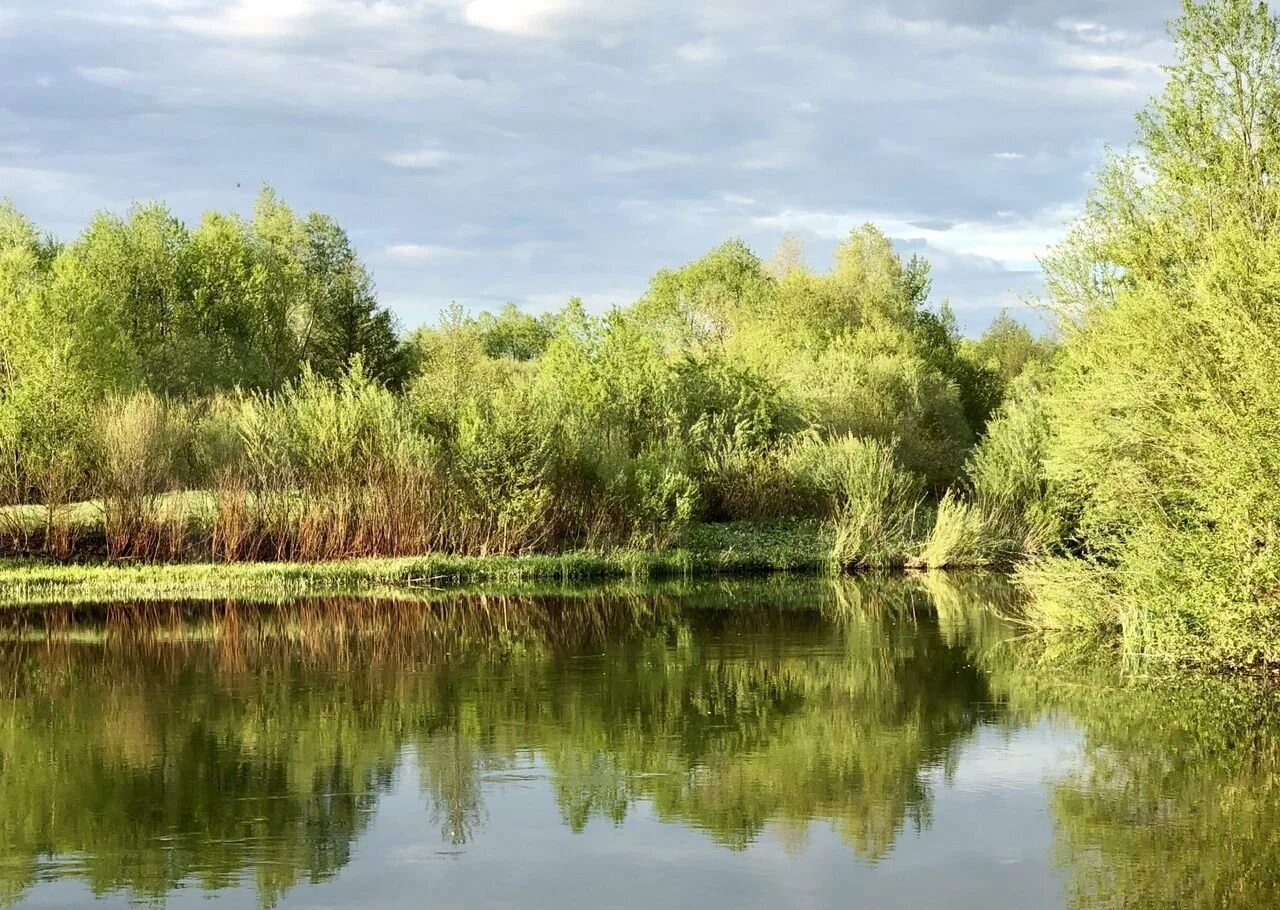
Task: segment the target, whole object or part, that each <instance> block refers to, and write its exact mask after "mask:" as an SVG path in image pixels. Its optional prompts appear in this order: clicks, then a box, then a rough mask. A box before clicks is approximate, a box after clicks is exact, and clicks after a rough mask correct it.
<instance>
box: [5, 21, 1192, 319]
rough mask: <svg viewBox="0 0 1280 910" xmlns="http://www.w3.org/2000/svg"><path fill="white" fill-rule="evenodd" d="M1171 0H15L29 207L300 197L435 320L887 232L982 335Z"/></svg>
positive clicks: (82, 215) (21, 189)
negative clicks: (870, 227) (728, 244)
mask: <svg viewBox="0 0 1280 910" xmlns="http://www.w3.org/2000/svg"><path fill="white" fill-rule="evenodd" d="M1176 12H1177V3H1176V2H1174V0H1161V2H1155V0H1125V2H1116V0H897V2H893V3H874V2H872V3H857V2H836V0H786V2H779V0H710V2H689V0H631V2H628V0H374V2H362V0H238V2H236V0H232V2H223V3H214V2H207V0H81V2H57V0H18V2H16V3H15V2H12V0H0V196H7V197H9V198H10V199H11V200H12V201H13V202H15V203H16V204H17V205H18V207H19V208H20V209H21V210H22V211H23V212H24V213H26V214H27V215H28V216H29V217H31V218H32V219H33V220H35V221H36V222H37V223H38V224H39V225H40V226H41V227H43V228H45V229H47V230H49V231H52V232H53V233H54V234H55V235H56V236H58V237H60V238H62V239H69V238H71V237H74V236H75V234H76V233H77V232H78V231H79V230H80V228H81V227H82V226H83V225H84V223H85V222H86V221H87V219H88V218H89V217H90V216H91V215H92V214H93V213H94V212H95V211H97V210H100V209H107V210H111V211H116V212H123V211H124V210H126V209H127V208H128V206H129V205H130V204H131V203H132V202H134V201H144V200H153V199H162V200H164V201H166V202H167V203H168V204H169V205H170V207H171V208H172V210H173V211H174V213H175V214H177V215H178V216H179V217H181V218H183V219H184V220H187V221H188V222H192V223H194V222H196V221H198V219H199V217H200V215H201V213H202V212H204V211H206V210H208V209H210V208H216V209H220V210H227V209H231V210H234V211H239V212H243V213H246V214H247V213H249V212H250V211H251V208H252V204H253V199H254V196H255V195H256V194H257V191H258V188H259V187H261V186H262V185H263V184H264V183H268V184H270V185H272V186H274V187H275V188H276V189H277V190H278V191H279V192H280V194H281V195H282V196H283V197H284V198H285V200H286V201H287V202H288V203H289V204H290V205H292V206H293V207H294V208H296V209H298V210H299V211H303V212H305V211H310V210H320V211H324V212H327V213H329V214H331V215H333V216H334V217H336V218H337V219H338V221H339V222H340V223H341V224H342V225H343V226H344V227H345V228H346V229H347V231H348V232H349V233H350V235H351V237H352V239H353V241H354V242H355V244H356V246H357V248H358V249H359V251H360V253H361V255H362V256H363V258H364V260H365V261H366V263H367V264H368V265H369V266H370V268H371V270H372V272H373V274H374V276H375V279H376V281H377V286H378V290H379V296H380V299H381V300H382V302H383V303H385V304H386V305H388V306H389V307H390V308H391V309H392V310H393V311H394V312H395V313H396V314H397V316H398V317H399V319H400V321H401V323H402V324H403V325H404V326H405V327H406V328H412V327H414V326H417V325H420V324H422V323H424V322H430V321H432V320H434V319H435V317H436V316H437V315H438V314H439V312H440V310H441V309H442V308H443V307H444V306H446V305H448V304H449V303H450V302H451V301H457V302H458V303H460V304H462V305H463V306H465V307H467V308H470V309H473V310H479V309H484V308H490V309H492V308H495V307H498V306H501V305H502V304H503V303H505V302H507V301H513V302H515V303H516V304H517V305H519V306H521V307H522V308H525V309H527V310H529V311H531V312H542V311H545V310H548V309H555V308H558V307H560V306H561V305H562V304H563V303H564V302H565V300H566V299H567V298H569V297H570V296H573V295H577V296H580V297H582V298H583V300H584V301H585V302H586V303H587V305H588V307H589V308H592V309H594V310H596V311H602V310H604V309H606V308H607V307H609V306H611V305H614V304H626V303H629V302H631V301H633V300H634V299H636V298H637V297H638V296H640V295H641V294H642V293H643V292H644V289H645V287H646V285H647V283H648V280H649V277H650V276H651V275H652V274H653V273H654V272H655V271H657V270H658V269H660V268H668V267H676V266H679V265H681V264H683V263H685V262H688V261H690V260H692V259H696V258H698V257H699V256H701V255H702V254H703V253H705V252H706V251H707V250H709V249H711V248H713V247H714V246H716V245H718V244H719V243H721V242H723V241H724V240H727V239H729V238H731V237H740V238H742V239H743V240H745V241H746V242H747V243H748V244H750V245H751V246H752V248H753V249H755V250H756V251H757V252H758V253H760V255H761V256H763V257H767V256H768V255H769V254H770V253H771V252H772V250H773V248H774V247H775V246H776V245H777V243H778V242H779V240H780V239H781V237H782V236H783V234H784V233H787V232H796V233H799V234H800V236H801V237H803V239H804V240H805V245H806V249H807V254H808V258H809V261H810V264H811V265H812V266H814V267H816V268H825V267H826V266H827V265H828V264H829V262H830V259H831V254H832V250H833V249H834V245H835V243H836V242H837V240H838V239H839V238H840V237H842V236H844V235H846V234H847V233H848V232H849V230H850V229H851V228H853V227H855V226H857V225H860V224H862V223H865V222H867V221H870V222H873V223H875V224H877V225H878V226H879V227H880V228H881V229H882V230H884V231H885V233H887V234H888V235H889V236H891V237H892V238H893V239H894V241H895V244H896V246H897V248H898V249H899V250H900V251H901V252H902V253H903V254H904V255H910V254H913V253H921V254H923V255H924V256H926V257H927V258H928V259H929V260H930V262H931V263H932V265H933V277H934V284H933V293H934V299H935V300H942V299H947V300H949V301H950V302H951V305H952V307H953V308H954V309H955V311H956V313H957V316H958V318H959V320H960V323H961V326H962V328H964V329H965V331H967V332H969V333H974V332H977V331H980V330H981V328H982V326H983V325H985V324H986V323H987V322H988V321H989V320H990V319H991V318H992V317H993V316H994V315H996V314H997V313H999V312H1000V311H1001V310H1002V309H1003V308H1005V307H1015V308H1019V307H1023V306H1025V301H1026V300H1028V299H1030V298H1034V296H1035V295H1036V294H1037V293H1039V292H1040V290H1041V282H1040V277H1039V268H1038V265H1037V256H1038V255H1040V254H1041V253H1042V252H1043V251H1044V249H1045V248H1046V247H1047V246H1048V245H1049V244H1051V243H1053V242H1054V241H1055V240H1056V239H1057V238H1059V237H1060V236H1061V235H1062V233H1063V231H1064V227H1065V226H1066V225H1067V224H1069V222H1070V221H1071V219H1072V218H1073V217H1074V216H1075V215H1076V214H1078V212H1079V211H1080V209H1081V206H1082V204H1083V202H1084V199H1085V196H1086V194H1087V192H1088V190H1089V187H1090V186H1091V184H1092V182H1093V175H1094V173H1095V172H1096V169H1097V167H1098V166H1099V164H1100V163H1101V161H1102V159H1103V155H1104V152H1105V149H1106V148H1107V146H1112V147H1116V148H1123V147H1124V146H1125V145H1126V144H1127V143H1128V142H1129V141H1130V140H1131V138H1132V135H1133V131H1134V119H1133V115H1134V113H1135V112H1136V111H1138V110H1139V109H1140V108H1141V107H1143V106H1144V104H1145V103H1146V101H1147V99H1148V98H1149V97H1150V96H1151V95H1153V94H1154V93H1156V92H1157V91H1159V89H1160V87H1161V84H1162V82H1163V72H1162V70H1161V66H1162V64H1165V63H1167V62H1169V60H1170V58H1171V54H1172V47H1171V45H1170V43H1169V41H1168V39H1167V37H1166V33H1165V23H1166V21H1167V20H1168V19H1169V18H1170V17H1172V16H1173V15H1175V14H1176Z"/></svg>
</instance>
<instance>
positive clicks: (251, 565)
mask: <svg viewBox="0 0 1280 910" xmlns="http://www.w3.org/2000/svg"><path fill="white" fill-rule="evenodd" d="M831 546H832V543H831V532H830V531H829V530H827V529H826V528H824V527H822V526H820V525H818V524H815V523H803V522H795V523H788V524H785V525H776V526H748V525H741V524H735V525H707V526H702V527H698V528H695V529H693V531H692V532H691V533H690V534H689V537H688V539H687V540H686V542H685V545H684V546H682V547H680V548H677V549H667V550H656V551H649V550H639V549H627V548H619V549H609V550H600V551H585V550H580V551H572V552H566V553H558V554H550V555H528V556H449V555H432V556H413V557H400V558H383V559H351V560H337V561H330V562H245V563H177V564H165V565H159V564H121V563H110V564H109V563H101V562H95V563H70V564H63V563H54V562H50V561H47V560H36V559H22V560H0V606H5V607H21V606H31V605H37V604H42V603H52V602H63V603H85V602H91V601H105V600H127V601H148V600H177V599H216V598H252V599H259V598H281V597H296V596H306V595H312V594H352V593H361V592H369V591H376V590H386V589H399V590H403V589H430V588H446V587H456V586H462V585H468V584H481V583H483V584H512V583H524V582H536V581H578V580H583V581H585V580H603V579H612V578H671V577H689V576H715V575H747V574H763V573H772V572H800V573H814V572H819V571H825V570H826V569H827V568H828V566H829V565H830V559H831V555H830V554H831Z"/></svg>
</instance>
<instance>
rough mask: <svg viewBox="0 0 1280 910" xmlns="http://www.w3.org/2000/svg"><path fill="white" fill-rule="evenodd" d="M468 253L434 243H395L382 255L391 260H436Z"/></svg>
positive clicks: (412, 261)
mask: <svg viewBox="0 0 1280 910" xmlns="http://www.w3.org/2000/svg"><path fill="white" fill-rule="evenodd" d="M465 255H467V251H466V250H461V249H458V248H457V247H452V246H439V245H437V244H433V243H395V244H392V245H391V246H389V247H387V248H386V249H385V250H383V251H382V254H381V257H380V258H382V259H385V260H387V261H389V262H402V263H415V262H435V261H438V260H441V259H453V258H456V257H458V256H465Z"/></svg>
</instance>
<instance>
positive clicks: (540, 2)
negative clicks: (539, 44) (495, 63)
mask: <svg viewBox="0 0 1280 910" xmlns="http://www.w3.org/2000/svg"><path fill="white" fill-rule="evenodd" d="M576 7H577V3H575V2H574V0H470V2H469V3H467V5H466V6H465V7H464V8H463V11H462V15H463V18H464V19H466V21H467V22H469V23H470V24H472V25H474V26H476V27H477V28H484V29H489V30H490V31H495V32H503V33H505V34H508V35H520V36H522V37H544V36H547V35H550V34H552V33H554V31H555V26H556V24H557V23H558V22H559V21H561V20H563V18H564V17H565V16H566V14H568V13H570V12H572V11H573V10H574V9H575V8H576Z"/></svg>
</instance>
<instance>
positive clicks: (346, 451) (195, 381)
mask: <svg viewBox="0 0 1280 910" xmlns="http://www.w3.org/2000/svg"><path fill="white" fill-rule="evenodd" d="M1277 31H1278V29H1277V20H1276V19H1275V18H1274V17H1273V16H1272V14H1271V12H1270V10H1269V9H1268V7H1267V6H1266V4H1263V3H1254V2H1252V0H1205V2H1201V3H1195V2H1191V0H1187V2H1186V3H1185V4H1184V14H1183V16H1182V18H1180V19H1179V20H1177V21H1176V22H1175V23H1174V25H1173V26H1172V33H1173V37H1174V39H1175V45H1176V48H1177V59H1176V61H1175V63H1174V64H1173V65H1172V66H1171V67H1170V68H1169V79H1168V84H1167V87H1166V89H1165V90H1164V92H1163V94H1162V95H1161V96H1160V97H1158V98H1157V99H1155V100H1154V101H1153V102H1152V104H1151V105H1150V107H1149V108H1148V109H1147V110H1146V111H1145V112H1143V113H1142V114H1141V115H1140V116H1139V130H1138V134H1137V140H1136V143H1135V145H1134V147H1133V149H1132V150H1130V151H1128V152H1125V153H1123V154H1117V155H1114V156H1112V157H1111V158H1110V160H1109V161H1108V162H1107V163H1106V165H1105V167H1104V169H1103V170H1102V172H1101V175H1100V178H1099V181H1098V186H1097V189H1096V190H1095V192H1094V193H1093V195H1092V196H1091V197H1090V200H1089V203H1088V206H1087V210H1086V215H1085V216H1084V218H1083V219H1082V220H1081V222H1080V223H1079V224H1078V225H1076V227H1075V228H1074V229H1073V231H1072V232H1071V234H1070V235H1069V236H1068V238H1067V239H1066V241H1064V243H1063V244H1062V245H1061V246H1060V247H1058V248H1057V249H1056V250H1055V251H1054V252H1053V254H1052V255H1051V256H1050V257H1049V259H1048V260H1047V261H1046V263H1045V266H1046V275H1047V277H1048V286H1049V292H1050V293H1049V298H1050V299H1049V303H1050V305H1051V306H1052V308H1053V309H1054V310H1055V311H1056V312H1057V314H1058V315H1059V316H1060V325H1061V329H1060V332H1059V339H1060V347H1055V345H1053V344H1050V343H1049V342H1046V341H1043V340H1037V339H1035V338H1034V337H1033V336H1032V335H1031V334H1030V333H1029V332H1028V331H1027V330H1026V329H1025V328H1023V327H1022V326H1021V325H1019V324H1018V323H1016V322H1015V321H1013V320H1011V319H1009V318H1007V317H1002V318H1001V319H1000V320H997V322H996V323H995V324H993V325H992V326H991V328H990V329H989V330H988V331H987V332H986V334H984V335H983V337H982V338H981V339H979V340H976V341H968V340H963V339H961V338H960V337H959V335H958V332H957V331H956V327H955V324H954V321H953V319H952V318H951V316H950V314H949V312H948V310H947V308H946V306H945V305H943V306H941V307H937V308H933V307H931V306H929V305H928V303H927V300H928V294H929V277H928V275H929V273H928V266H927V264H926V263H925V262H923V261H922V260H920V259H912V260H911V261H909V262H904V261H902V260H901V259H900V258H899V257H898V256H896V255H895V254H894V252H893V249H892V246H891V244H890V242H889V240H888V239H887V238H886V237H885V236H883V235H882V234H880V233H879V232H878V231H877V230H876V229H875V228H873V227H871V226H866V227H861V228H857V229H855V230H853V231H852V232H851V234H850V235H849V237H848V238H847V239H846V240H845V241H844V242H842V243H841V244H840V245H839V247H838V249H837V251H836V255H835V261H834V263H833V265H832V266H831V267H830V268H829V269H828V270H827V271H814V270H811V269H810V268H809V267H808V266H807V265H806V264H805V262H804V256H803V252H802V250H800V249H799V248H798V246H797V244H796V243H795V242H787V243H784V244H783V246H782V247H781V248H780V250H779V252H778V254H777V255H775V256H774V257H773V259H771V260H769V261H767V262H766V261H762V260H761V259H760V258H759V257H757V256H756V255H755V254H754V253H753V252H752V251H750V250H749V249H747V248H746V247H745V246H744V245H742V244H741V243H739V242H736V241H735V242H729V243H726V244H724V245H723V246H721V247H718V248H717V249H715V250H713V251H712V252H710V253H709V254H708V255H706V256H705V257H704V258H702V259H700V260H698V261H696V262H693V263H690V264H688V265H686V266H684V267H682V268H679V269H675V270H669V271H663V272H660V273H658V274H657V275H656V276H655V277H654V278H653V280H652V282H651V283H650V286H649V289H648V291H647V292H646V293H645V295H644V296H643V297H642V298H641V299H640V300H638V301H635V302H634V303H632V304H629V305H626V306H620V307H618V308H615V309H613V310H611V311H610V312H608V313H606V314H604V315H590V314H588V313H587V312H586V311H585V310H584V308H583V307H582V306H581V305H580V304H579V303H577V302H575V301H570V302H569V304H568V305H567V306H566V307H565V308H564V309H563V310H562V311H560V312H558V313H551V314H547V315H544V316H539V317H535V316H532V315H529V314H525V313H522V312H520V311H519V310H518V309H516V308H515V307H508V308H506V309H504V310H502V311H501V312H499V313H496V314H481V315H479V316H475V317H473V316H469V315H467V314H465V313H464V312H462V311H461V310H459V309H454V310H451V311H449V312H447V313H446V314H445V315H444V317H443V318H442V319H441V321H440V322H439V323H438V324H437V325H434V326H431V327H427V328H424V329H421V330H419V331H417V332H415V333H413V334H411V335H409V336H408V337H404V338H401V337H399V336H398V334H397V332H396V329H395V327H394V326H393V324H392V321H391V319H390V317H389V316H388V314H387V313H386V312H385V311H383V310H380V309H379V308H378V306H377V304H376V300H375V297H374V294H373V290H372V283H371V280H370V278H369V275H368V273H367V272H366V270H365V269H364V268H363V266H362V265H361V264H360V262H359V260H358V258H357V257H356V255H355V253H354V252H353V251H352V249H351V246H350V244H349V243H348V241H347V239H346V237H345V235H344V234H343V233H342V231H341V230H340V229H339V228H338V227H337V226H336V225H335V224H334V223H333V221H332V220H331V219H328V218H325V217H323V216H320V215H312V216H310V217H308V218H307V219H300V218H298V217H296V216H295V215H294V214H293V213H292V212H290V211H289V210H288V209H287V208H286V207H285V206H284V205H283V204H282V203H281V202H280V201H279V200H278V199H276V198H275V196H274V195H273V194H272V193H270V192H269V191H266V192H264V193H263V196H262V198H261V199H260V202H259V204H258V208H257V211H256V212H255V214H254V217H253V219H252V220H250V221H243V220H241V219H239V218H236V217H234V216H227V215H217V214H212V215H209V216H207V217H206V218H205V220H204V221H203V222H202V223H201V225H200V226H199V227H198V228H196V229H194V230H189V229H188V228H186V227H185V226H183V225H182V224H180V223H179V222H177V221H176V220H175V219H173V218H172V217H171V216H170V215H169V214H168V213H167V212H166V211H165V210H164V209H163V208H161V207H158V206H150V207H142V208H138V209H136V210H134V211H133V212H131V213H130V214H129V215H128V217H126V218H123V219H121V218H115V217H111V216H107V215H102V216H99V217H98V218H96V219H95V220H94V222H93V223H92V224H91V225H90V226H89V227H88V228H87V229H86V231H85V232H84V234H83V235H82V236H81V237H80V238H79V239H77V240H76V241H74V242H72V243H69V244H66V245H60V244H57V243H54V242H52V241H51V240H49V239H47V238H44V237H42V236H40V234H39V233H38V232H37V231H36V230H35V228H34V227H33V226H32V225H30V224H29V223H28V222H26V221H25V220H24V219H23V218H22V217H21V216H20V215H19V214H18V213H17V212H15V211H13V210H12V209H11V208H8V209H4V210H2V211H0V456H2V457H0V537H2V539H3V546H4V548H5V549H6V550H7V551H9V552H10V553H33V552H43V553H46V554H52V555H56V556H63V557H65V556H70V555H76V554H83V553H87V552H94V553H102V554H105V555H107V556H109V557H110V558H113V559H131V560H144V561H155V560H168V559H179V558H182V559H186V558H192V557H212V558H214V559H219V560H250V559H277V560H279V559H294V560H297V559H326V558H334V557H346V556H354V555H403V554H424V553H445V554H492V553H504V554H509V553H527V552H537V551H542V552H550V551H564V550H567V549H597V550H598V549H601V548H606V547H616V546H623V545H625V546H630V547H639V548H646V549H651V550H656V549H663V548H668V547H671V546H672V545H676V544H679V543H680V542H681V541H682V540H683V539H684V537H685V535H686V534H687V533H688V532H689V529H690V528H691V527H695V526H697V525H698V524H699V523H707V522H730V521H738V522H755V523H759V522H761V521H764V520H768V521H770V522H778V521H785V520H807V521H810V522H813V523H814V526H817V525H818V524H821V526H822V527H824V528H825V530H826V535H827V536H826V538H825V539H827V540H829V549H830V562H831V563H832V564H834V565H836V566H839V567H843V568H866V567H872V566H896V565H904V564H915V565H925V566H934V567H946V566H954V565H980V564H992V563H999V562H1005V561H1012V560H1015V559H1024V560H1025V562H1024V565H1023V567H1022V569H1021V577H1022V579H1023V581H1024V582H1025V583H1026V584H1027V585H1028V586H1029V587H1030V588H1031V589H1032V590H1033V591H1034V592H1035V593H1036V597H1035V599H1034V600H1033V602H1032V605H1031V607H1030V609H1029V618H1030V619H1031V620H1032V621H1033V622H1034V623H1035V624H1037V625H1039V626H1041V627H1044V628H1049V629H1059V630H1067V631H1070V632H1071V633H1073V634H1076V633H1080V632H1088V633H1099V634H1101V635H1103V636H1109V637H1111V638H1113V639H1117V640H1120V641H1123V642H1124V644H1125V645H1126V646H1127V647H1128V648H1129V649H1130V650H1131V651H1132V652H1135V653H1137V652H1140V653H1143V654H1148V655H1156V656H1159V657H1162V658H1173V659H1177V660H1194V661H1199V662H1212V663H1218V664H1223V663H1225V664H1232V665H1237V666H1238V665H1241V664H1250V663H1256V662H1263V663H1275V662H1277V661H1280V609H1277V607H1278V606H1280V493H1277V488H1276V485H1275V483H1274V478H1275V477H1276V476H1277V473H1278V472H1280V442H1277V440H1278V439H1280V391H1277V389H1278V388H1280V387H1278V386H1277V384H1276V382H1275V365H1276V364H1277V363H1278V362H1280V317H1277V307H1276V298H1277V295H1278V294H1280V290H1277V282H1276V277H1275V276H1276V275H1278V274H1280V187H1278V186H1277V182H1276V181H1275V180H1274V179H1273V177H1272V174H1273V173H1275V172H1276V170H1277V167H1278V166H1280V41H1278V39H1277Z"/></svg>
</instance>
